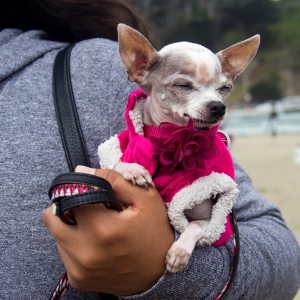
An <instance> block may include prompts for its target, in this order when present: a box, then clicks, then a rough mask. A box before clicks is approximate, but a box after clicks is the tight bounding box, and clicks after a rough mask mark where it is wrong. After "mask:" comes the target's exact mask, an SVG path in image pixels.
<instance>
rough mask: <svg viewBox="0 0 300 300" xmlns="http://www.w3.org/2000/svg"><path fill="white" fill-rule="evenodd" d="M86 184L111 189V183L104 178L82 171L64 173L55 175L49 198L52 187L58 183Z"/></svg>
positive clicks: (106, 189)
mask: <svg viewBox="0 0 300 300" xmlns="http://www.w3.org/2000/svg"><path fill="white" fill-rule="evenodd" d="M76 183H78V184H87V185H92V186H96V187H99V188H101V189H102V190H105V191H112V186H111V184H110V183H109V182H108V181H107V180H105V179H104V178H101V177H98V176H93V175H89V174H84V173H73V172H70V173H64V174H60V175H58V176H57V177H55V178H54V179H53V181H52V183H51V185H50V188H49V193H48V195H49V197H50V198H51V196H52V195H51V191H52V189H53V188H55V187H56V186H58V185H62V184H76Z"/></svg>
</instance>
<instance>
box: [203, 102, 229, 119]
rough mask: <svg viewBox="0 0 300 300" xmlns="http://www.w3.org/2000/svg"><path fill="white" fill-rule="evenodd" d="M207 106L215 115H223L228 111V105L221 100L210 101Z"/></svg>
mask: <svg viewBox="0 0 300 300" xmlns="http://www.w3.org/2000/svg"><path fill="white" fill-rule="evenodd" d="M207 108H208V109H209V111H210V113H211V115H212V116H213V117H223V116H224V114H225V111H226V106H225V105H224V103H223V102H221V101H210V102H209V103H208V104H207Z"/></svg>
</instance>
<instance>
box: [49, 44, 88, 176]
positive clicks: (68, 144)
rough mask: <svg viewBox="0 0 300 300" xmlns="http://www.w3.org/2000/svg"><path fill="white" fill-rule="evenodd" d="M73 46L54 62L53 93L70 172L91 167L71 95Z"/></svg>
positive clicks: (63, 51) (64, 50) (67, 48)
mask: <svg viewBox="0 0 300 300" xmlns="http://www.w3.org/2000/svg"><path fill="white" fill-rule="evenodd" d="M73 47H74V44H72V45H70V46H68V47H66V48H65V49H63V50H62V51H60V52H59V53H58V54H57V56H56V59H55V62H54V70H53V93H54V103H55V111H56V117H57V120H58V124H59V131H60V135H61V139H62V142H63V146H64V150H65V155H66V158H67V162H68V166H69V169H70V171H71V172H72V171H74V170H75V168H76V166H77V165H84V166H88V167H90V166H91V163H90V159H89V156H88V152H87V149H86V145H85V141H84V137H83V134H82V130H81V126H80V121H79V117H78V113H77V109H76V104H75V100H74V95H73V88H72V82H71V74H70V55H71V51H72V49H73Z"/></svg>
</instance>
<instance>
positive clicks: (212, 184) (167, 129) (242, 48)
mask: <svg viewBox="0 0 300 300" xmlns="http://www.w3.org/2000/svg"><path fill="white" fill-rule="evenodd" d="M118 37H119V52H120V56H121V60H122V62H123V64H124V66H125V68H126V71H127V74H128V79H129V80H130V81H134V82H136V83H137V84H138V86H139V87H140V90H137V91H135V92H133V93H132V94H131V95H130V96H129V100H128V104H127V109H126V113H125V118H126V123H127V127H128V128H127V129H126V130H125V131H124V132H122V133H121V134H119V135H116V136H113V137H111V138H110V139H109V140H107V141H106V142H104V143H103V144H101V145H100V146H99V149H98V153H99V157H100V164H101V166H102V167H103V168H112V169H114V170H116V171H118V172H120V173H121V174H122V175H123V177H124V178H125V179H126V180H128V181H130V182H131V183H132V184H135V185H138V186H141V187H146V188H148V187H153V188H154V187H156V188H157V189H158V191H159V192H160V194H161V195H162V198H163V200H164V201H165V203H166V205H167V207H168V215H169V218H170V221H171V223H172V225H173V226H174V227H175V229H176V230H178V231H179V232H180V233H181V235H180V237H179V239H178V240H177V241H175V242H174V244H173V245H172V247H171V249H170V250H169V252H168V254H167V257H166V268H167V270H168V271H169V272H178V271H181V270H182V269H184V268H185V267H186V265H187V264H188V261H189V259H190V256H191V255H192V251H193V249H194V247H195V246H196V244H198V245H216V246H218V245H220V244H222V243H224V242H226V241H228V239H229V237H230V234H229V235H228V231H230V230H231V229H229V227H230V225H228V224H229V219H228V215H229V214H230V211H231V209H232V207H233V205H234V203H235V200H236V198H237V194H238V190H237V187H236V184H235V182H234V170H233V163H232V160H231V157H230V155H229V154H228V153H229V151H228V149H227V143H228V142H229V141H228V139H227V137H226V135H224V134H222V133H220V132H218V125H219V123H220V122H221V120H222V119H223V117H224V115H225V112H226V106H225V104H224V99H225V98H226V97H227V96H228V95H229V94H230V91H231V89H232V86H233V81H234V79H235V78H236V77H237V76H238V75H239V74H240V73H241V72H242V71H243V70H244V69H245V68H246V67H247V66H248V64H249V63H250V62H251V60H252V59H253V58H254V56H255V55H256V52H257V50H258V47H259V43H260V36H259V35H255V36H253V37H251V38H249V39H246V40H244V41H242V42H239V43H237V44H234V45H232V46H231V47H229V48H226V49H225V50H222V51H220V52H218V53H217V54H214V53H213V52H211V51H210V50H209V49H207V48H205V47H203V46H201V45H198V44H194V43H189V42H179V43H174V44H170V45H167V46H165V47H164V48H162V49H161V50H160V51H159V52H158V51H156V50H155V48H154V47H153V46H152V45H151V43H150V42H149V41H148V40H147V39H146V38H145V37H144V36H143V35H142V34H141V33H139V32H138V31H136V30H134V29H133V28H131V27H129V26H127V25H124V24H119V25H118ZM159 132H160V133H159ZM149 136H150V138H149ZM153 136H154V137H153ZM172 151H173V152H172ZM201 153H202V154H201ZM201 155H202V157H201ZM220 241H221V242H220Z"/></svg>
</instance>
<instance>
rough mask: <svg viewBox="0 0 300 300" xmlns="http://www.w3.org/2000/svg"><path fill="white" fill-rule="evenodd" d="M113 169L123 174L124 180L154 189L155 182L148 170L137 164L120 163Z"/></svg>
mask: <svg viewBox="0 0 300 300" xmlns="http://www.w3.org/2000/svg"><path fill="white" fill-rule="evenodd" d="M113 169H114V170H115V171H117V172H119V173H121V174H122V176H123V177H124V179H126V180H128V181H130V182H131V183H132V184H133V185H138V186H142V187H148V186H151V187H154V182H153V180H152V177H151V175H150V174H149V172H148V170H147V169H145V168H144V167H143V166H141V165H139V164H137V163H125V162H118V163H117V164H116V165H115V166H114V167H113Z"/></svg>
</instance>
